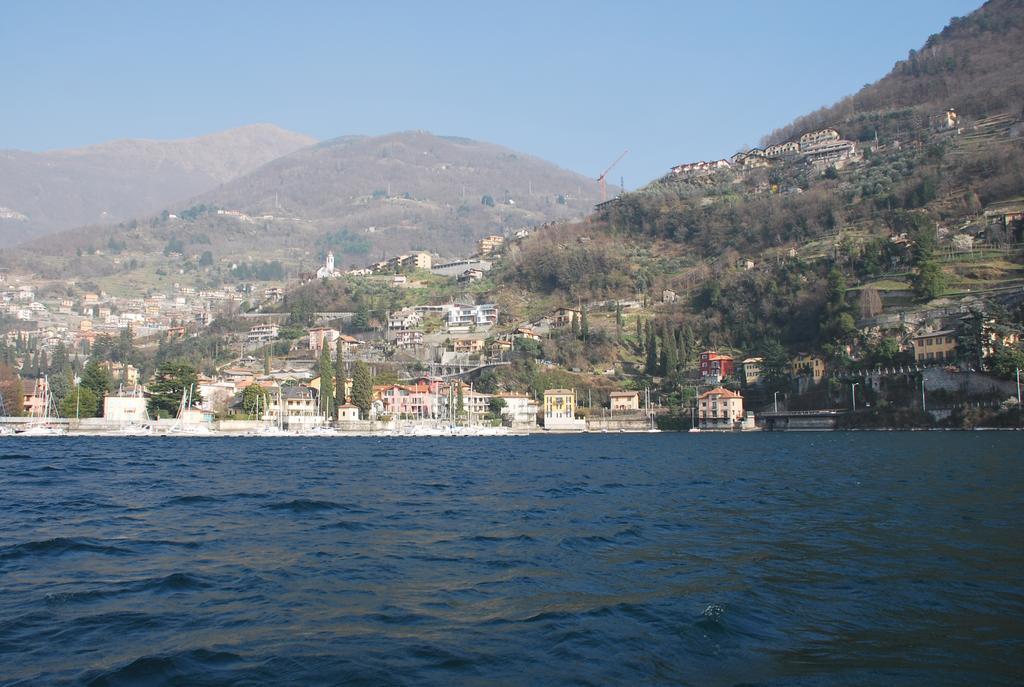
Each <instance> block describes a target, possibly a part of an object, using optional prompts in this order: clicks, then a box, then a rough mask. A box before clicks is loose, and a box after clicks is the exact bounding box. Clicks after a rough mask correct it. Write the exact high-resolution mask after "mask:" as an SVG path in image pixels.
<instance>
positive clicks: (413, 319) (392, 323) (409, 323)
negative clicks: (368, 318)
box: [388, 308, 423, 329]
mask: <svg viewBox="0 0 1024 687" xmlns="http://www.w3.org/2000/svg"><path fill="white" fill-rule="evenodd" d="M422 319H423V318H422V317H421V315H420V314H419V313H418V312H416V311H415V310H413V309H412V308H403V309H402V310H399V311H398V312H393V313H391V314H390V315H388V327H390V328H391V329H412V328H413V327H415V326H417V325H418V324H419V323H420V322H421V321H422Z"/></svg>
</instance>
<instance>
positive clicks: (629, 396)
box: [608, 391, 640, 411]
mask: <svg viewBox="0 0 1024 687" xmlns="http://www.w3.org/2000/svg"><path fill="white" fill-rule="evenodd" d="M608 405H609V408H611V410H613V411H616V410H620V411H629V410H640V393H639V392H638V391H613V392H611V393H610V394H609V395H608Z"/></svg>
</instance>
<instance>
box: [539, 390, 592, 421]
mask: <svg viewBox="0 0 1024 687" xmlns="http://www.w3.org/2000/svg"><path fill="white" fill-rule="evenodd" d="M586 426H587V423H586V421H585V420H582V419H576V390H575V389H546V390H545V391H544V427H545V429H553V430H563V431H582V430H584V429H586Z"/></svg>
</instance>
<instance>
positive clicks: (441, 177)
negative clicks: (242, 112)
mask: <svg viewBox="0 0 1024 687" xmlns="http://www.w3.org/2000/svg"><path fill="white" fill-rule="evenodd" d="M375 195H376V198H374V196H375ZM484 196H489V197H490V198H491V199H493V200H494V201H495V204H496V205H497V206H500V205H505V206H507V207H508V208H509V209H510V210H511V209H519V210H523V211H526V212H529V213H539V214H540V215H542V216H543V217H547V216H549V215H552V216H558V215H563V214H565V213H553V212H551V205H552V203H558V204H561V203H559V201H558V196H562V199H563V200H565V201H566V202H565V204H564V205H565V206H567V207H572V208H574V209H576V210H585V209H589V206H590V205H592V204H593V202H595V201H596V199H597V184H596V183H595V182H594V181H593V180H591V179H588V178H586V177H583V176H581V175H579V174H576V173H574V172H569V171H566V170H563V169H560V168H558V167H556V166H554V165H552V164H551V163H548V162H545V161H543V160H541V159H539V158H536V157H533V156H529V155H524V154H522V153H517V152H515V151H512V150H510V149H508V148H504V147H502V146H498V145H495V144H491V143H484V142H480V141H472V140H470V139H464V138H457V137H452V136H435V135H433V134H430V133H427V132H423V131H411V132H400V133H394V134H387V135H384V136H374V137H368V136H365V137H364V136H344V137H341V138H337V139H333V140H330V141H324V142H321V143H319V144H317V145H315V146H312V147H310V148H307V149H304V150H300V151H297V152H295V153H292V154H291V155H287V156H284V157H282V158H280V159H278V160H274V161H273V162H271V163H269V164H267V165H266V166H265V167H263V168H262V169H260V170H257V171H256V172H254V173H252V174H249V175H246V176H244V177H240V178H238V179H235V180H234V181H232V182H231V183H228V184H225V185H224V186H222V187H221V188H218V189H217V190H215V191H212V192H210V193H207V194H203V195H202V196H200V197H199V198H197V202H202V203H209V204H214V205H217V206H218V207H225V208H231V209H236V210H242V211H246V212H249V213H250V214H264V213H271V214H273V213H274V212H275V211H279V212H284V213H291V214H293V215H295V216H298V217H302V218H305V219H326V220H336V221H338V222H340V223H342V224H344V223H346V221H347V220H348V219H349V217H350V215H352V214H353V213H358V212H360V211H361V210H364V209H365V207H366V205H367V201H368V200H369V201H372V200H383V199H385V198H400V199H404V200H411V201H415V202H418V203H426V204H428V205H430V206H433V207H463V208H465V209H464V212H469V211H474V210H477V207H476V206H478V205H483V203H482V200H483V199H484ZM508 201H511V203H509V202H508ZM486 207H493V206H489V205H488V206H486ZM537 219H542V217H538V218H537ZM355 223H356V224H358V223H359V221H356V222H355ZM352 228H361V227H352Z"/></svg>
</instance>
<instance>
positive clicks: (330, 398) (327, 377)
mask: <svg viewBox="0 0 1024 687" xmlns="http://www.w3.org/2000/svg"><path fill="white" fill-rule="evenodd" d="M321 343H322V346H321V348H320V410H321V411H322V412H323V413H324V414H325V415H326V416H327V417H329V418H333V417H334V366H333V365H332V364H331V345H330V344H329V343H327V337H326V336H325V337H324V338H323V341H322V342H321Z"/></svg>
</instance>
